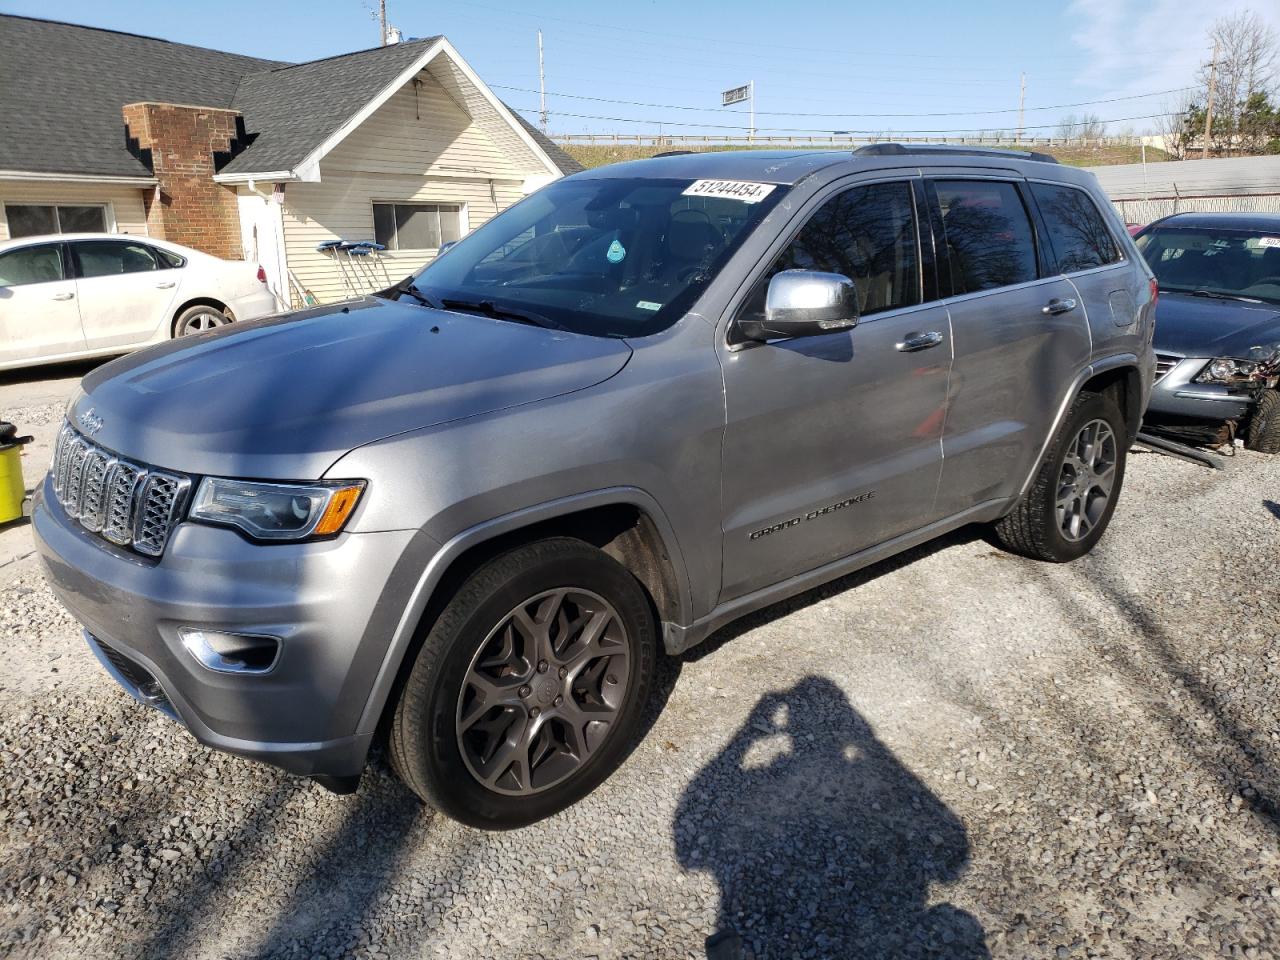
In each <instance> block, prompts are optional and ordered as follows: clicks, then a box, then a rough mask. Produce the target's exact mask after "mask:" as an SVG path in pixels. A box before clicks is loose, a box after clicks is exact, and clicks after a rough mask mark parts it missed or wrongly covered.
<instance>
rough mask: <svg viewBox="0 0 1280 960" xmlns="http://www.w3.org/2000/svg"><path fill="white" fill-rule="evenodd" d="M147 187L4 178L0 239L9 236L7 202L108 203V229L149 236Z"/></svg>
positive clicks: (0, 187)
mask: <svg viewBox="0 0 1280 960" xmlns="http://www.w3.org/2000/svg"><path fill="white" fill-rule="evenodd" d="M142 196H143V189H141V188H139V187H122V186H114V185H107V184H93V183H50V182H48V181H42V180H0V240H8V239H9V218H8V217H7V216H6V215H5V212H4V204H6V203H55V204H56V203H67V204H99V203H100V204H105V205H106V206H107V229H108V230H110V229H113V226H112V225H113V223H114V229H115V231H116V232H117V233H128V234H133V235H135V236H145V235H146V233H147V215H146V212H145V210H144V209H143V206H142Z"/></svg>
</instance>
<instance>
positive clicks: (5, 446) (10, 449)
mask: <svg viewBox="0 0 1280 960" xmlns="http://www.w3.org/2000/svg"><path fill="white" fill-rule="evenodd" d="M16 433H17V429H16V428H15V427H14V426H13V424H11V423H0V523H8V522H9V521H11V520H17V519H18V518H19V517H21V516H22V501H23V499H25V497H26V495H27V487H26V484H24V483H23V482H22V445H23V444H25V443H30V442H31V438H30V437H18V436H15V435H14V434H16Z"/></svg>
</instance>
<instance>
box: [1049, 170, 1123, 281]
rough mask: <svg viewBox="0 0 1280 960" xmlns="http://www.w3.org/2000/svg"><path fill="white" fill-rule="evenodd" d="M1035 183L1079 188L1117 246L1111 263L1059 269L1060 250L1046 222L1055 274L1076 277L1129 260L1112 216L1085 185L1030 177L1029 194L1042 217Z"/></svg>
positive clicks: (1052, 267) (1067, 188)
mask: <svg viewBox="0 0 1280 960" xmlns="http://www.w3.org/2000/svg"><path fill="white" fill-rule="evenodd" d="M1035 183H1040V184H1044V185H1045V186H1047V187H1058V188H1060V189H1063V190H1077V191H1079V192H1080V193H1083V194H1084V195H1085V197H1086V199H1088V201H1089V202H1090V203H1091V204H1092V205H1093V208H1094V210H1096V211H1097V213H1098V216H1099V217H1100V218H1101V219H1102V225H1103V226H1104V227H1105V228H1106V231H1107V236H1108V237H1110V238H1111V245H1112V246H1113V247H1114V248H1115V251H1116V259H1115V260H1113V261H1111V262H1110V263H1103V264H1100V265H1099V266H1096V267H1086V268H1085V269H1083V270H1072V271H1070V272H1067V271H1065V270H1060V269H1058V251H1057V249H1056V248H1054V247H1053V238H1052V236H1051V235H1050V233H1049V230H1048V224H1047V223H1046V224H1045V229H1044V231H1043V233H1044V237H1045V244H1044V245H1045V247H1046V248H1049V249H1050V250H1051V251H1052V258H1051V262H1050V271H1051V273H1052V274H1053V275H1054V276H1060V277H1075V276H1079V275H1081V274H1085V273H1091V272H1092V271H1094V270H1109V269H1110V268H1112V267H1117V266H1120V265H1121V264H1123V263H1126V262H1127V261H1128V260H1129V256H1128V254H1127V253H1126V252H1125V245H1124V244H1123V243H1121V242H1120V239H1119V238H1118V237H1117V236H1116V230H1115V224H1114V223H1112V222H1111V218H1110V217H1108V216H1107V211H1106V210H1104V209H1103V208H1101V207H1100V206H1099V205H1098V201H1097V198H1096V197H1094V195H1093V194H1092V193H1090V192H1089V191H1088V190H1086V189H1085V188H1084V187H1081V186H1077V185H1076V184H1074V183H1066V182H1064V181H1062V180H1044V179H1041V178H1039V177H1028V178H1027V195H1028V199H1029V201H1030V203H1031V204H1032V206H1033V208H1034V209H1035V211H1036V216H1037V217H1042V216H1043V211H1041V209H1040V203H1039V201H1038V200H1036V197H1035V191H1033V190H1032V189H1031V185H1032V184H1035ZM1108 205H1110V201H1108Z"/></svg>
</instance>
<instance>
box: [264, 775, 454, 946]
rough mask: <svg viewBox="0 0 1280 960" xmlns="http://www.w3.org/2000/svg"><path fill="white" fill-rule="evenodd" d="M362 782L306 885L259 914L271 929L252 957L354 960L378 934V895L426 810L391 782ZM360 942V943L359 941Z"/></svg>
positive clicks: (394, 874) (315, 860) (315, 861)
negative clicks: (374, 921)
mask: <svg viewBox="0 0 1280 960" xmlns="http://www.w3.org/2000/svg"><path fill="white" fill-rule="evenodd" d="M369 780H370V778H369V777H366V778H365V783H364V785H363V786H362V788H361V791H360V792H359V793H358V794H355V795H354V796H352V797H350V798H349V800H350V803H351V809H350V812H349V813H348V814H347V816H346V818H345V819H344V820H343V822H342V825H341V826H340V827H339V828H338V830H337V831H336V832H335V833H334V835H333V836H332V837H330V838H329V841H328V842H327V843H325V844H324V846H323V847H322V848H321V849H320V850H319V851H317V852H316V854H315V856H314V857H313V858H312V859H311V862H310V867H309V869H308V871H307V875H306V877H305V879H302V881H301V882H300V883H299V884H298V885H297V886H296V887H294V889H293V890H292V891H291V892H290V893H289V895H288V896H285V897H283V898H281V899H280V900H277V901H275V902H273V903H271V904H264V905H263V906H264V909H265V910H268V911H269V912H270V913H271V914H272V915H273V916H274V918H275V919H274V921H273V923H272V926H271V929H270V930H269V931H268V932H267V934H266V935H265V936H264V937H263V939H262V946H261V948H260V949H259V950H258V951H257V952H256V953H255V954H254V956H255V957H256V958H259V960H265V958H268V957H318V956H342V957H346V956H352V955H355V954H357V953H359V952H361V951H362V950H364V949H366V948H368V947H369V946H370V942H371V941H370V940H369V939H368V938H370V937H373V936H376V934H373V933H372V932H371V931H370V930H368V929H367V927H368V926H370V925H369V924H366V922H365V921H367V920H369V919H371V915H372V914H373V912H374V907H375V905H376V903H377V901H378V899H379V897H380V896H381V895H382V893H383V892H384V891H385V890H386V889H387V888H388V887H389V886H390V884H391V883H392V881H393V880H395V879H396V877H397V876H398V875H399V873H400V867H401V863H402V860H403V859H404V858H405V857H406V856H407V855H408V854H409V850H408V849H407V848H406V843H405V838H406V835H407V834H408V833H409V831H410V830H411V829H412V827H413V826H414V824H415V823H416V822H417V821H418V819H419V818H429V817H430V816H431V813H430V811H428V810H427V808H426V807H424V806H423V805H422V803H421V802H420V801H419V800H418V798H417V797H415V796H414V795H413V794H412V793H411V792H410V791H409V790H408V788H406V787H404V786H402V785H401V784H400V783H398V782H396V781H394V780H391V779H390V778H382V779H381V780H380V781H379V782H377V783H376V784H375V783H370V782H369ZM362 938H363V939H362Z"/></svg>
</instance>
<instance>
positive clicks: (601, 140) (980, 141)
mask: <svg viewBox="0 0 1280 960" xmlns="http://www.w3.org/2000/svg"><path fill="white" fill-rule="evenodd" d="M551 139H552V140H554V141H555V142H556V143H559V144H561V145H566V146H568V145H573V144H585V145H587V146H597V147H614V146H628V147H771V146H801V147H833V148H834V147H855V146H860V145H862V144H866V143H956V144H971V145H974V146H984V147H1136V146H1141V144H1142V143H1143V140H1144V138H1143V137H1138V136H1134V137H1089V138H1083V137H1078V138H1069V139H1068V138H1063V137H1027V136H1024V137H1016V136H1013V135H1009V136H971V137H900V136H895V135H893V134H892V133H886V134H884V135H883V136H876V137H868V136H853V135H841V134H812V135H810V134H804V135H800V136H785V137H782V136H756V137H748V136H721V135H718V134H709V135H701V134H650V133H563V134H552V135H551ZM1145 139H1146V141H1147V143H1148V145H1150V143H1151V139H1152V138H1150V137H1147V138H1145Z"/></svg>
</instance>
